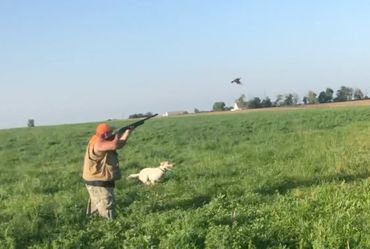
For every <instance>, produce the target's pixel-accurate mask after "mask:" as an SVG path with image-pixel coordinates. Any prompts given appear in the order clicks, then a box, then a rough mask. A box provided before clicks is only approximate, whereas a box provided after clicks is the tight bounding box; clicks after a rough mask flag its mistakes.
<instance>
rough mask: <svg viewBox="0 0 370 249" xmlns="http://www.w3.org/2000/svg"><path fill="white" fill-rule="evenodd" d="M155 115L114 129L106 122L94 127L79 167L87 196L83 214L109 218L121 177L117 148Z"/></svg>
mask: <svg viewBox="0 0 370 249" xmlns="http://www.w3.org/2000/svg"><path fill="white" fill-rule="evenodd" d="M157 115H158V114H154V115H152V116H149V117H146V118H144V119H142V120H139V121H137V122H135V123H132V124H130V125H127V126H124V127H121V128H119V129H115V130H114V129H113V128H112V127H111V126H109V125H108V124H106V123H102V124H99V125H98V126H97V127H96V133H95V135H93V136H92V137H91V138H90V141H89V143H88V145H87V148H86V153H85V159H84V165H83V179H84V182H85V185H86V188H87V191H88V193H89V201H88V206H87V211H86V213H87V215H91V214H95V213H98V214H99V215H100V216H102V217H105V218H108V219H113V217H114V202H115V200H114V191H113V189H114V183H115V181H116V180H118V179H120V178H121V172H120V169H119V162H118V153H117V149H121V148H123V147H124V145H125V144H126V141H127V140H128V137H129V136H130V133H131V132H132V130H133V129H135V128H136V127H138V126H140V125H142V124H144V122H145V121H146V120H148V119H150V118H153V117H155V116H157Z"/></svg>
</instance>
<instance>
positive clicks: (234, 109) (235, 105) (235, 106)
mask: <svg viewBox="0 0 370 249" xmlns="http://www.w3.org/2000/svg"><path fill="white" fill-rule="evenodd" d="M240 110H242V108H240V106H239V105H238V103H236V102H235V103H234V107H233V109H231V110H230V111H232V112H234V111H240Z"/></svg>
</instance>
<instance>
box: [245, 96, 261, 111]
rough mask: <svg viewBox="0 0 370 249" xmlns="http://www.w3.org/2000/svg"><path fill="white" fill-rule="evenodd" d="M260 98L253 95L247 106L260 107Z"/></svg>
mask: <svg viewBox="0 0 370 249" xmlns="http://www.w3.org/2000/svg"><path fill="white" fill-rule="evenodd" d="M261 107H262V104H261V99H260V98H259V97H254V98H253V99H252V100H251V101H249V102H248V108H251V109H254V108H261Z"/></svg>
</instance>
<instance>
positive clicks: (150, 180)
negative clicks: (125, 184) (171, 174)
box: [128, 161, 175, 185]
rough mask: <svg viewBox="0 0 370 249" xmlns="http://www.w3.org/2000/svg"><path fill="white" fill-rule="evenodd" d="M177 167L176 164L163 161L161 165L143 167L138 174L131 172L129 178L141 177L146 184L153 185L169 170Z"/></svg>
mask: <svg viewBox="0 0 370 249" xmlns="http://www.w3.org/2000/svg"><path fill="white" fill-rule="evenodd" d="M173 167H175V164H172V163H169V162H168V161H164V162H161V164H160V165H159V167H156V168H145V169H142V170H141V171H140V172H139V173H138V174H131V175H129V176H128V178H139V180H140V181H141V182H142V183H144V184H146V185H153V184H155V183H156V182H159V181H160V180H161V178H162V177H163V176H164V174H165V172H166V171H167V170H170V169H172V168H173Z"/></svg>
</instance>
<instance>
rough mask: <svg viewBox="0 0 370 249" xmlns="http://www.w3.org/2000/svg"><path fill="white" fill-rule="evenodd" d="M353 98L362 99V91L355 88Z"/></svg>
mask: <svg viewBox="0 0 370 249" xmlns="http://www.w3.org/2000/svg"><path fill="white" fill-rule="evenodd" d="M353 98H354V99H364V94H363V93H362V91H361V90H360V89H358V88H356V89H355V90H354V93H353Z"/></svg>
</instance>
